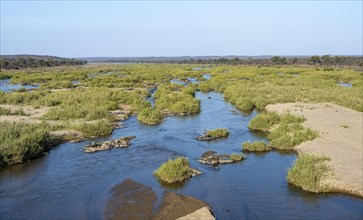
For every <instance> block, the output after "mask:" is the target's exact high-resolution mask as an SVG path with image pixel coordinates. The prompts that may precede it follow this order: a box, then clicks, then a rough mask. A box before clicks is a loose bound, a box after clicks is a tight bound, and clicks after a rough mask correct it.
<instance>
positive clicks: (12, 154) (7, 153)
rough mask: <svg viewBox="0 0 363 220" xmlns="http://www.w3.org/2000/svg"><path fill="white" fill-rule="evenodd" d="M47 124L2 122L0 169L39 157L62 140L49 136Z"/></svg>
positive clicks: (0, 130)
mask: <svg viewBox="0 0 363 220" xmlns="http://www.w3.org/2000/svg"><path fill="white" fill-rule="evenodd" d="M49 130H51V128H50V127H49V126H47V125H45V124H42V125H32V124H23V123H17V124H15V123H8V122H0V167H4V166H7V165H12V164H17V163H22V162H25V161H28V160H31V159H34V158H37V157H39V156H40V155H42V154H43V153H44V152H46V151H48V150H49V149H50V148H51V147H53V146H55V145H57V144H59V143H60V139H59V138H57V137H52V136H50V135H49V133H48V131H49Z"/></svg>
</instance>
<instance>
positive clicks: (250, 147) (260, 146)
mask: <svg viewBox="0 0 363 220" xmlns="http://www.w3.org/2000/svg"><path fill="white" fill-rule="evenodd" d="M242 147H243V150H244V151H251V152H252V151H259V152H261V151H270V150H272V147H271V146H270V145H268V144H266V143H265V142H263V141H257V142H253V143H251V142H244V143H243V145H242Z"/></svg>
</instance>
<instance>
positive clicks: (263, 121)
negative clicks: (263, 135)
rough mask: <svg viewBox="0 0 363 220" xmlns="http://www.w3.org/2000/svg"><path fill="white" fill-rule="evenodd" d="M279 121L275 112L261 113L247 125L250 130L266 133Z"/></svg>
mask: <svg viewBox="0 0 363 220" xmlns="http://www.w3.org/2000/svg"><path fill="white" fill-rule="evenodd" d="M279 121H280V116H279V115H278V114H276V113H275V112H263V113H261V114H259V115H257V116H256V117H255V118H253V119H252V120H251V121H250V123H249V124H248V128H249V129H252V130H261V131H268V130H270V129H271V127H272V126H274V125H276V124H277V123H279Z"/></svg>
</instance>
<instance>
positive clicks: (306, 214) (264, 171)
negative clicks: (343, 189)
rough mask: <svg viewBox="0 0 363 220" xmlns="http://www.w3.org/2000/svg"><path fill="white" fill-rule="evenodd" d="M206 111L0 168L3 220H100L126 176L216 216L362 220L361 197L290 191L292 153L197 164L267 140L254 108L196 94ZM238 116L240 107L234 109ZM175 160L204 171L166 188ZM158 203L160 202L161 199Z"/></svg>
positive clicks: (132, 126)
mask: <svg viewBox="0 0 363 220" xmlns="http://www.w3.org/2000/svg"><path fill="white" fill-rule="evenodd" d="M196 98H198V99H200V100H201V112H200V113H199V114H196V115H190V116H181V117H167V118H166V119H165V121H164V122H163V123H161V124H160V125H156V126H147V125H144V124H141V123H139V122H138V121H137V120H136V118H135V117H131V118H130V119H128V120H126V121H124V123H123V127H122V128H118V129H116V130H114V132H113V133H112V135H110V136H106V137H102V138H97V139H93V140H87V141H84V142H80V143H65V144H62V145H60V146H58V147H56V148H54V149H53V150H51V151H50V152H49V154H48V155H46V156H44V157H41V158H39V159H36V160H34V161H31V162H27V163H24V164H19V165H15V166H11V167H8V168H5V169H2V170H1V171H0V182H1V190H0V198H1V214H0V218H1V219H85V218H88V219H100V218H103V212H104V210H105V206H106V204H107V201H108V199H109V198H110V196H111V189H112V188H113V187H114V186H115V185H117V184H119V183H121V182H123V181H124V180H125V179H133V180H135V181H137V182H139V183H141V184H144V185H146V186H151V187H152V188H153V190H154V191H155V192H156V194H157V195H158V198H161V197H162V195H163V193H164V192H165V191H173V192H176V193H178V194H183V195H189V196H193V197H196V198H198V199H201V200H203V201H205V202H207V203H208V204H209V205H210V206H211V207H212V209H213V212H214V214H215V216H216V218H217V219H331V218H334V219H361V218H362V216H361V214H362V211H363V200H362V199H360V198H357V197H353V196H349V195H344V194H335V193H330V194H314V193H307V192H304V191H302V190H301V189H299V188H297V187H294V186H290V185H289V184H288V183H287V181H286V179H285V176H286V173H287V169H288V168H289V167H290V166H291V164H292V163H293V162H294V161H295V159H296V155H295V154H294V153H293V152H277V151H272V152H268V153H263V154H255V153H250V154H245V155H246V156H247V159H246V160H244V161H242V162H239V163H234V164H225V165H220V166H219V167H217V168H214V167H210V166H207V165H204V164H200V163H199V162H198V160H197V159H198V157H199V156H200V155H201V154H202V153H204V152H205V151H207V150H213V151H216V152H218V153H227V154H230V153H234V152H237V153H239V152H241V144H242V143H243V142H244V141H255V140H264V141H267V139H266V136H265V134H263V133H254V132H251V131H249V129H248V128H247V125H248V123H249V121H250V120H251V119H252V118H253V117H255V116H256V114H258V113H257V112H256V111H254V112H252V114H250V115H247V116H244V115H242V114H239V115H235V114H233V113H232V112H231V110H236V109H235V108H234V107H233V106H232V105H231V104H230V103H228V102H226V101H225V100H224V99H223V96H222V95H221V94H219V93H214V92H212V93H207V94H203V93H200V92H197V93H196ZM236 111H238V110H236ZM215 128H227V129H229V131H230V135H229V136H228V137H227V138H223V139H220V140H215V141H210V142H201V141H197V140H196V139H195V138H196V137H197V136H198V135H200V134H203V133H204V131H205V130H206V129H215ZM132 135H135V136H137V138H136V139H135V140H133V141H132V145H131V146H130V147H129V148H126V149H112V150H109V151H103V152H97V153H93V154H88V153H84V152H83V146H84V145H85V144H88V143H89V142H90V141H105V140H110V139H116V138H120V137H123V136H132ZM178 155H182V156H186V157H188V158H189V161H190V163H191V166H192V167H193V168H197V169H199V170H200V171H202V172H203V174H202V175H200V176H197V177H193V178H192V179H190V180H189V181H187V182H185V183H182V184H176V185H165V184H161V183H160V182H159V181H158V180H157V179H156V178H155V177H154V176H153V171H154V170H156V169H157V168H158V167H159V166H160V165H161V164H162V163H163V162H165V161H166V160H168V159H169V158H173V157H176V156H178ZM158 202H159V203H160V200H158Z"/></svg>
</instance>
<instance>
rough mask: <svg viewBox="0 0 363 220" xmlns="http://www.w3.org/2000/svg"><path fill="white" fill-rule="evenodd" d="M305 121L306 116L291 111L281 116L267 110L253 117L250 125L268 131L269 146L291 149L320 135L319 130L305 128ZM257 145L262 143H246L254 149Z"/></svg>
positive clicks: (254, 128)
mask: <svg viewBox="0 0 363 220" xmlns="http://www.w3.org/2000/svg"><path fill="white" fill-rule="evenodd" d="M304 121H305V119H304V117H300V116H295V115H292V114H290V113H287V114H284V115H281V116H279V115H277V114H276V113H275V112H266V113H262V114H259V115H258V116H256V117H255V118H254V119H252V120H251V121H250V124H249V125H248V127H249V128H250V129H253V130H262V131H268V132H269V134H268V138H269V140H270V143H269V147H272V148H275V149H282V150H289V149H292V148H293V147H294V146H297V145H299V144H301V143H302V142H304V141H307V140H313V139H315V138H317V137H318V136H319V133H318V132H316V131H313V130H311V129H310V128H304V127H303V126H302V123H303V122H304ZM257 145H258V146H259V145H261V144H256V146H251V144H246V147H247V149H249V148H251V149H254V147H257Z"/></svg>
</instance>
